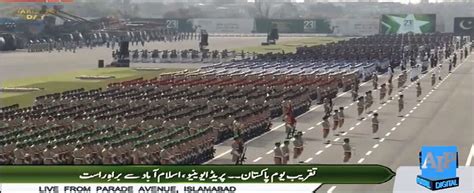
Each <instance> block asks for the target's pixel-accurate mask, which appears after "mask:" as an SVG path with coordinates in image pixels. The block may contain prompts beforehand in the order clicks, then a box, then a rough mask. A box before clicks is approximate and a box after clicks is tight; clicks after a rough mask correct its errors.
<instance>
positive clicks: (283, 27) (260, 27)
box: [254, 19, 332, 33]
mask: <svg viewBox="0 0 474 193" xmlns="http://www.w3.org/2000/svg"><path fill="white" fill-rule="evenodd" d="M273 26H276V28H277V29H278V32H279V33H332V30H331V26H330V23H329V21H328V20H326V19H287V20H278V19H255V30H254V31H255V32H256V33H268V32H269V31H270V30H271V29H272V27H273Z"/></svg>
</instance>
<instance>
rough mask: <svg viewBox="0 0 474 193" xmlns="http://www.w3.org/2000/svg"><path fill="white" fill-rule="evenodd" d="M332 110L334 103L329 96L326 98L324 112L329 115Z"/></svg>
mask: <svg viewBox="0 0 474 193" xmlns="http://www.w3.org/2000/svg"><path fill="white" fill-rule="evenodd" d="M331 111H332V104H331V102H330V100H329V98H324V113H326V115H328V116H329V115H330V114H331Z"/></svg>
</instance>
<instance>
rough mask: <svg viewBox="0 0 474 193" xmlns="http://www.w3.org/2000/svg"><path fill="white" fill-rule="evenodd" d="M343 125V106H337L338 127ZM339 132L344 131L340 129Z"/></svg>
mask: <svg viewBox="0 0 474 193" xmlns="http://www.w3.org/2000/svg"><path fill="white" fill-rule="evenodd" d="M342 126H344V107H339V129H341V128H342ZM340 132H341V133H344V131H340Z"/></svg>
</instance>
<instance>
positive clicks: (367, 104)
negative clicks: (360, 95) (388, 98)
mask: <svg viewBox="0 0 474 193" xmlns="http://www.w3.org/2000/svg"><path fill="white" fill-rule="evenodd" d="M373 103H374V101H373V97H372V91H367V92H366V97H365V112H366V113H367V114H370V113H371V112H372V111H371V110H370V108H371V107H372V104H373Z"/></svg>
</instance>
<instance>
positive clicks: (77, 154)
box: [72, 144, 86, 165]
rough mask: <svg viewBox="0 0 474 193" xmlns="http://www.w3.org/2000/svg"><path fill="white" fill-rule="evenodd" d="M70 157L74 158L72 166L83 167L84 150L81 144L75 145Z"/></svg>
mask: <svg viewBox="0 0 474 193" xmlns="http://www.w3.org/2000/svg"><path fill="white" fill-rule="evenodd" d="M72 156H73V157H74V165H83V164H85V163H86V162H85V160H84V157H85V149H84V147H83V146H82V145H81V144H77V145H76V149H74V151H73V152H72Z"/></svg>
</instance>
